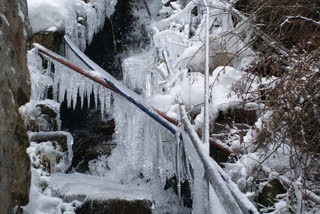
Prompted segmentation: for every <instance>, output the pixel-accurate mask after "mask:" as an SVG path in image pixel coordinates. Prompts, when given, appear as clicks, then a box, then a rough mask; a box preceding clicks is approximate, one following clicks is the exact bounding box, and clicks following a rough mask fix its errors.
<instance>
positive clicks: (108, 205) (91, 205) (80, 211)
mask: <svg viewBox="0 0 320 214" xmlns="http://www.w3.org/2000/svg"><path fill="white" fill-rule="evenodd" d="M151 206H152V203H151V202H150V201H147V200H135V201H126V200H121V199H110V200H107V201H87V202H86V203H85V204H84V205H82V206H81V207H80V208H77V210H76V213H77V214H106V213H107V214H118V213H122V214H151V213H152V209H151Z"/></svg>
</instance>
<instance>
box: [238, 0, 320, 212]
mask: <svg viewBox="0 0 320 214" xmlns="http://www.w3.org/2000/svg"><path fill="white" fill-rule="evenodd" d="M236 8H237V9H238V10H240V11H241V12H243V13H245V14H247V16H248V17H252V19H251V20H252V22H253V24H254V25H255V26H258V27H259V28H260V29H262V31H263V32H264V33H266V34H267V35H268V36H270V37H272V38H273V39H275V41H276V42H277V45H283V46H284V47H285V48H286V49H287V54H285V55H284V54H283V53H279V52H277V51H276V50H275V48H271V47H270V46H269V48H266V47H267V45H266V44H265V43H264V41H263V40H262V39H261V38H259V37H257V38H256V40H255V43H254V47H255V49H256V51H258V53H259V54H260V59H259V61H258V62H255V63H253V64H252V65H251V66H250V68H249V69H248V71H249V74H250V75H248V77H247V78H245V79H243V80H242V82H241V83H239V87H237V89H238V93H239V94H240V95H241V96H242V97H247V98H248V99H249V100H250V101H252V97H255V98H256V100H259V102H261V103H262V104H263V105H264V106H265V109H264V110H265V111H272V115H271V117H270V118H269V119H268V120H265V121H264V122H263V124H264V125H263V129H262V131H261V132H260V136H259V138H258V139H257V142H256V145H257V148H260V149H261V148H266V149H267V148H270V145H273V148H274V152H276V149H277V148H280V147H281V146H283V145H286V146H288V147H289V148H290V169H288V171H290V175H291V177H290V179H291V181H292V187H291V188H288V189H287V191H288V200H289V203H288V204H290V201H291V202H292V204H296V203H297V198H296V196H295V191H292V190H293V189H294V182H295V181H297V180H299V181H300V182H301V185H302V186H301V187H302V189H303V190H306V189H308V190H312V191H314V192H315V193H317V189H319V185H320V179H319V173H320V172H319V163H320V1H318V0H310V1H305V0H239V1H237V3H236ZM252 74H255V75H252ZM256 75H257V76H259V77H260V78H272V79H273V81H271V82H270V83H268V84H265V85H261V88H260V90H259V91H254V92H252V91H251V92H250V93H251V94H246V93H247V92H245V91H244V90H242V91H241V87H240V86H241V85H244V84H248V83H250V82H251V81H252V80H253V78H255V77H254V76H256ZM239 89H240V90H239ZM269 157H270V156H269ZM303 199H306V198H303ZM306 204H308V203H307V202H306V203H305V204H304V206H307V205H306ZM296 207H297V205H293V206H292V208H291V212H294V213H295V212H296V211H294V210H295V209H296ZM289 210H290V209H289Z"/></svg>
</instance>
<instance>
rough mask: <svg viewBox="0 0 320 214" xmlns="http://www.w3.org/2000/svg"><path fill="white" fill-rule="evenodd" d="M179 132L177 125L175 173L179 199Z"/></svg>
mask: <svg viewBox="0 0 320 214" xmlns="http://www.w3.org/2000/svg"><path fill="white" fill-rule="evenodd" d="M180 134H181V130H180V127H179V128H178V131H177V133H176V175H177V192H178V197H179V199H181V177H180V176H181V170H180V165H181V163H180V161H181V159H180V152H181V151H180Z"/></svg>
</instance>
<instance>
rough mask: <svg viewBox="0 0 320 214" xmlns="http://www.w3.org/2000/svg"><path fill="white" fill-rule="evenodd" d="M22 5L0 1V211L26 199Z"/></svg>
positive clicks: (17, 1)
mask: <svg viewBox="0 0 320 214" xmlns="http://www.w3.org/2000/svg"><path fill="white" fill-rule="evenodd" d="M26 8H27V6H26V1H25V0H1V1H0V65H1V68H0V210H1V211H0V212H1V213H8V214H11V213H13V208H14V207H16V206H17V205H18V206H20V205H25V204H27V203H28V200H29V186H30V160H29V157H28V155H27V154H26V148H27V147H28V145H29V143H28V136H27V134H26V131H25V127H24V123H23V121H22V119H21V117H20V114H19V111H18V107H19V106H21V105H23V104H25V103H26V102H28V100H29V97H30V80H29V72H28V69H27V61H26V48H25V46H26V41H25V40H26V36H27V34H28V32H30V29H29V24H28V20H27V18H26V17H27V9H26Z"/></svg>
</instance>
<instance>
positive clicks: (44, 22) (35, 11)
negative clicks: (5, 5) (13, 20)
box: [27, 0, 117, 50]
mask: <svg viewBox="0 0 320 214" xmlns="http://www.w3.org/2000/svg"><path fill="white" fill-rule="evenodd" d="M27 3H28V12H29V20H30V24H31V27H32V33H33V34H35V33H38V32H40V31H55V30H57V31H63V32H65V33H66V34H68V35H71V37H72V39H73V40H74V41H75V42H76V43H77V45H80V44H81V43H83V44H84V46H85V44H86V43H87V42H88V44H90V43H91V41H92V38H93V35H94V34H95V33H97V32H98V31H99V30H100V29H101V28H102V27H103V25H104V20H105V18H106V17H109V16H110V15H111V14H112V13H113V11H114V7H115V4H116V3H117V1H116V0H92V1H90V2H89V3H85V2H84V1H82V0H55V1H51V0H28V2H27ZM78 18H82V19H83V18H85V20H86V26H82V25H81V24H78V20H79V19H78ZM85 27H86V29H85V30H84V29H83V28H85ZM84 31H86V33H85V32H84ZM78 34H81V36H80V38H78V37H79V36H78ZM82 50H84V49H82Z"/></svg>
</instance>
